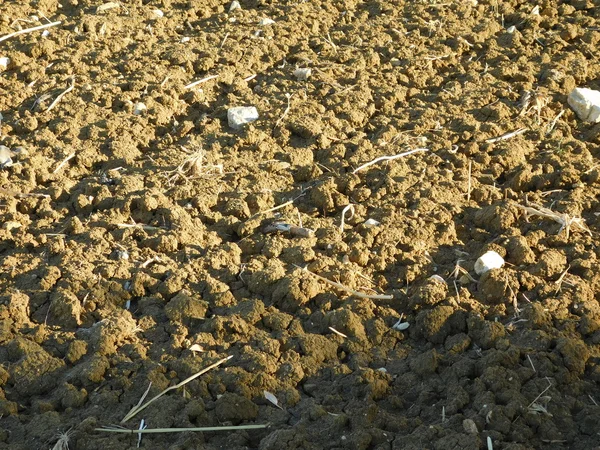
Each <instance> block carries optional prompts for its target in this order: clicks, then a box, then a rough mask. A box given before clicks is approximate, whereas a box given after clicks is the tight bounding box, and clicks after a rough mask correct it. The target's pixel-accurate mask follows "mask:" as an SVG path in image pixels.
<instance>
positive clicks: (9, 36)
mask: <svg viewBox="0 0 600 450" xmlns="http://www.w3.org/2000/svg"><path fill="white" fill-rule="evenodd" d="M60 23H61V22H60V20H59V21H57V22H51V23H46V24H44V25H39V26H37V27H33V28H25V29H24V30H19V31H15V32H14V33H10V34H7V35H5V36H2V37H0V42H2V41H5V40H7V39H10V38H12V37H15V36H19V35H20V34H26V33H33V32H34V31H38V30H45V29H46V28H50V27H55V26H56V25H60Z"/></svg>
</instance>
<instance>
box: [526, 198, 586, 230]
mask: <svg viewBox="0 0 600 450" xmlns="http://www.w3.org/2000/svg"><path fill="white" fill-rule="evenodd" d="M529 204H530V205H531V206H524V205H520V204H518V203H517V204H516V205H517V207H519V208H521V209H522V210H523V211H525V214H526V215H527V216H529V215H535V216H540V217H543V218H545V219H550V220H553V221H555V222H557V223H559V224H560V225H561V226H560V230H558V233H559V234H560V233H561V232H562V230H565V232H566V234H567V239H569V236H570V233H571V229H573V230H576V231H580V232H583V233H588V234H589V235H590V236H591V235H592V232H591V231H590V229H589V228H588V227H587V225H586V224H585V220H584V219H583V218H582V217H571V216H570V215H569V214H558V213H556V212H554V211H552V210H551V209H548V208H544V207H543V206H540V205H537V204H535V203H529Z"/></svg>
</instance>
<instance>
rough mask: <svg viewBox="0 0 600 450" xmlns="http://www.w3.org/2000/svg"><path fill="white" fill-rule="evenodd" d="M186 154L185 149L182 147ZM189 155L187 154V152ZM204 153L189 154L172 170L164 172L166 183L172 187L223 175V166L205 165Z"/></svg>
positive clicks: (198, 151)
mask: <svg viewBox="0 0 600 450" xmlns="http://www.w3.org/2000/svg"><path fill="white" fill-rule="evenodd" d="M182 149H183V150H184V151H186V152H187V150H186V149H185V147H182ZM188 153H189V152H188ZM204 158H205V153H204V151H203V150H202V149H200V150H197V151H195V152H193V153H191V154H190V155H189V156H188V157H187V158H185V159H184V160H183V162H182V163H181V164H179V165H178V166H177V167H176V168H175V169H174V170H171V171H168V172H164V173H163V176H165V177H166V178H167V183H168V184H169V185H170V186H174V185H176V184H177V183H180V182H184V183H185V182H188V181H190V180H194V179H196V178H208V177H215V176H221V175H223V174H224V171H223V164H205V163H204Z"/></svg>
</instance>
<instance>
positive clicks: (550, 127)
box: [546, 109, 565, 136]
mask: <svg viewBox="0 0 600 450" xmlns="http://www.w3.org/2000/svg"><path fill="white" fill-rule="evenodd" d="M564 113H565V110H564V109H562V110H561V111H560V112H559V113H558V114H557V115H556V117H555V118H554V120H552V122H550V125H548V129H547V131H546V136H548V135H549V134H550V133H552V131H553V130H554V127H555V126H556V123H557V122H558V119H560V118H561V117H562V115H563V114H564Z"/></svg>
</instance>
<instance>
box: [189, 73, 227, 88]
mask: <svg viewBox="0 0 600 450" xmlns="http://www.w3.org/2000/svg"><path fill="white" fill-rule="evenodd" d="M218 76H219V75H209V76H207V77H205V78H202V79H200V80H198V81H194V82H193V83H190V84H188V85H186V86H184V87H183V88H184V89H191V88H193V87H194V86H198V85H199V84H202V83H206V82H207V81H210V80H214V79H215V78H217V77H218Z"/></svg>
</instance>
